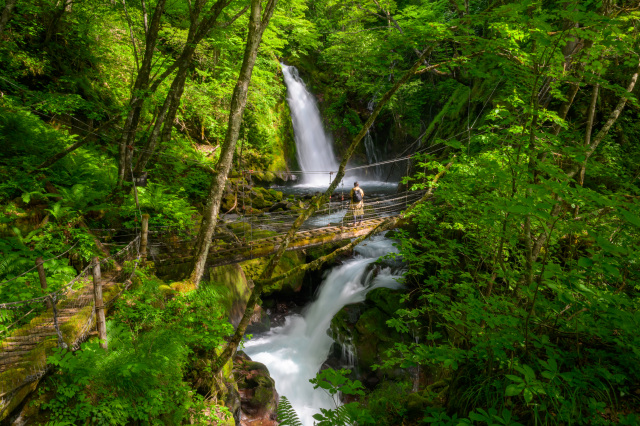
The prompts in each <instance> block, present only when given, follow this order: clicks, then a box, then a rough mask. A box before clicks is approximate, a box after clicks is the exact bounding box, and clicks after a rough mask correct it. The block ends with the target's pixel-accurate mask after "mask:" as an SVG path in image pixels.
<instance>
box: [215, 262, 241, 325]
mask: <svg viewBox="0 0 640 426" xmlns="http://www.w3.org/2000/svg"><path fill="white" fill-rule="evenodd" d="M209 277H210V282H209V283H206V284H204V286H211V287H214V288H216V289H218V291H219V292H220V293H222V294H223V295H224V296H225V297H224V303H225V310H226V312H225V314H226V315H228V316H229V319H230V320H231V322H232V323H233V324H234V325H238V323H239V321H240V319H241V318H242V315H243V313H244V309H245V307H246V306H247V301H248V300H249V296H250V295H251V289H250V287H249V282H248V281H247V277H246V276H245V274H244V271H243V270H242V268H241V267H240V265H238V264H232V265H224V266H218V267H215V268H211V269H209Z"/></svg>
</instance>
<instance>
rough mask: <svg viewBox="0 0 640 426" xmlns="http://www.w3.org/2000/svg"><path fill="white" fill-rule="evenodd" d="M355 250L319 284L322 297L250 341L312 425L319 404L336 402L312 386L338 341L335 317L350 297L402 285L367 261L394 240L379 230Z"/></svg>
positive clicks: (361, 297) (258, 357)
mask: <svg viewBox="0 0 640 426" xmlns="http://www.w3.org/2000/svg"><path fill="white" fill-rule="evenodd" d="M355 251H356V256H355V257H354V258H353V259H350V260H348V261H347V262H345V263H344V264H342V265H339V266H336V267H334V268H332V269H331V270H330V271H329V272H328V273H327V275H326V278H325V279H324V281H323V282H322V284H321V286H320V288H319V289H318V294H317V298H316V299H315V300H314V301H313V302H311V303H310V304H309V305H308V306H307V307H306V308H305V309H304V311H303V313H302V315H298V314H294V315H290V316H289V317H287V318H286V321H285V324H284V325H283V326H282V327H276V328H273V329H271V330H270V331H269V332H267V333H265V334H262V335H260V336H257V337H255V338H254V339H252V340H250V341H249V342H246V344H245V349H244V350H245V352H246V353H247V354H248V355H249V356H250V357H251V359H253V360H255V361H258V362H262V363H263V364H265V365H266V366H267V367H268V368H269V372H270V373H271V377H273V379H274V380H275V382H276V389H277V390H278V393H279V394H280V395H281V396H282V395H284V396H286V397H287V398H288V399H289V401H290V402H291V405H292V406H293V408H294V409H295V410H296V412H297V413H298V415H299V416H300V418H301V420H302V422H303V424H304V425H305V426H306V425H313V418H312V416H313V414H315V413H317V412H319V408H321V407H322V408H334V406H333V402H332V400H331V398H330V397H329V396H328V395H327V394H326V393H325V392H324V391H322V390H320V389H317V390H314V389H313V385H311V383H309V379H311V378H313V377H315V375H316V373H317V372H318V371H319V369H320V367H321V365H322V363H323V362H324V361H325V360H326V359H327V355H328V354H329V350H330V348H331V345H332V343H333V340H332V338H331V337H330V336H329V334H328V330H329V326H330V324H331V319H332V318H333V317H334V316H335V315H336V314H337V313H338V311H340V309H342V307H343V306H345V305H347V304H350V303H357V302H361V301H363V300H364V299H365V296H366V294H367V292H369V291H370V290H372V289H374V288H377V287H390V288H397V287H398V286H399V284H398V282H397V280H396V279H397V278H399V276H398V275H394V273H393V272H392V271H391V269H390V268H386V269H383V270H381V271H380V273H379V274H378V275H376V276H375V278H372V274H371V273H367V271H369V270H368V269H367V266H368V265H369V264H370V263H372V262H374V261H375V260H376V259H378V258H379V257H380V256H383V255H385V254H388V253H391V252H394V251H395V248H394V247H393V245H392V241H391V240H389V239H387V238H385V237H383V236H377V237H374V238H373V239H372V240H370V241H365V242H364V243H362V244H360V245H359V246H357V247H356V249H355Z"/></svg>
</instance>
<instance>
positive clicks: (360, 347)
mask: <svg viewBox="0 0 640 426" xmlns="http://www.w3.org/2000/svg"><path fill="white" fill-rule="evenodd" d="M401 296H402V293H401V290H392V289H388V288H377V289H374V290H371V291H370V292H369V293H368V294H367V297H366V300H365V301H364V302H362V303H356V304H351V305H347V306H345V307H344V308H342V309H341V310H340V312H338V314H337V315H336V316H335V317H334V318H333V320H332V321H331V332H332V334H333V337H334V339H335V340H336V342H337V346H340V347H339V348H338V347H336V348H334V350H333V352H334V353H342V354H344V353H355V358H356V361H357V375H358V378H359V379H361V380H362V382H363V383H364V384H366V385H368V386H370V387H373V386H375V385H376V384H377V383H379V382H380V381H381V380H383V379H403V378H405V376H407V374H408V373H407V372H406V371H404V370H401V369H394V370H391V369H376V370H374V369H373V365H375V364H381V363H382V362H383V361H384V359H385V352H386V351H387V350H389V349H391V348H392V347H393V345H394V344H395V342H401V341H402V340H403V339H404V340H408V339H410V337H409V336H403V335H401V334H399V333H398V332H397V331H396V330H395V329H393V328H392V327H389V326H388V325H387V321H388V320H389V319H391V317H392V316H393V314H394V313H395V312H396V311H397V310H398V309H400V307H401V302H400V298H401Z"/></svg>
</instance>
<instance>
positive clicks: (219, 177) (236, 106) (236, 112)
mask: <svg viewBox="0 0 640 426" xmlns="http://www.w3.org/2000/svg"><path fill="white" fill-rule="evenodd" d="M277 3H278V0H269V1H268V2H267V4H266V6H265V9H264V17H263V18H262V19H260V18H261V14H262V13H261V11H262V5H261V2H260V0H251V15H250V18H249V34H248V37H247V44H246V46H245V52H244V58H243V60H242V67H241V69H240V75H239V76H238V81H237V83H236V87H235V88H234V90H233V96H232V98H231V108H230V112H229V122H228V125H227V134H226V136H225V140H224V143H223V145H222V150H221V152H220V159H219V160H218V166H217V167H216V173H217V174H216V176H215V177H214V179H213V182H212V183H211V188H210V190H209V195H208V197H207V206H206V208H205V211H204V214H203V218H202V223H201V226H200V232H199V233H198V240H197V242H196V250H195V253H196V255H195V263H194V266H193V271H192V272H191V277H190V279H191V281H192V282H194V283H195V284H196V285H197V284H199V283H200V280H201V279H202V275H203V274H204V268H205V264H206V262H207V256H208V255H209V248H210V247H211V239H212V238H213V231H214V230H215V227H216V223H217V220H218V213H219V211H220V202H221V199H222V194H223V192H224V188H225V183H226V181H227V175H228V174H229V170H230V169H231V163H232V161H233V153H234V152H235V147H236V142H237V141H238V134H239V132H240V124H241V122H242V114H243V113H244V108H245V106H246V103H247V91H248V89H249V82H250V81H251V73H252V72H253V67H254V65H255V62H256V58H257V56H258V47H259V46H260V41H261V40H262V34H263V33H264V30H265V28H266V27H267V25H268V24H269V20H270V19H271V16H272V15H273V10H274V8H275V6H276V4H277Z"/></svg>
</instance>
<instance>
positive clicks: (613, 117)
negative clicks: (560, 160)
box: [567, 63, 640, 178]
mask: <svg viewBox="0 0 640 426" xmlns="http://www.w3.org/2000/svg"><path fill="white" fill-rule="evenodd" d="M639 74H640V63H638V68H636V71H635V73H634V74H633V75H632V76H631V80H630V81H629V85H628V86H627V94H626V95H623V96H622V97H621V98H620V100H619V101H618V105H616V107H615V108H614V110H613V111H611V114H610V115H609V119H608V120H607V122H606V123H605V124H604V126H602V129H600V131H599V132H598V133H597V134H596V136H595V137H594V138H593V140H592V141H590V144H589V145H587V146H586V148H587V151H586V152H585V159H584V162H583V163H584V164H586V163H587V161H588V160H589V157H591V156H592V155H593V153H594V152H595V150H596V149H597V148H598V145H600V142H602V140H603V139H604V138H605V137H606V136H607V134H609V130H610V129H611V127H612V126H613V125H614V124H615V122H616V121H617V120H618V117H620V114H621V113H622V110H623V109H624V107H625V105H626V104H627V101H628V100H629V97H630V95H631V93H632V92H633V89H634V87H635V86H636V83H637V81H638V75H639ZM579 170H580V167H579V166H578V165H574V166H573V167H572V168H571V170H569V172H568V173H567V176H569V177H570V178H573V177H574V176H575V175H576V174H577V173H578V171H579Z"/></svg>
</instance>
